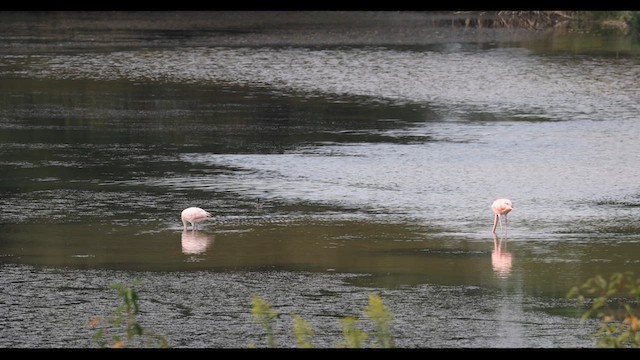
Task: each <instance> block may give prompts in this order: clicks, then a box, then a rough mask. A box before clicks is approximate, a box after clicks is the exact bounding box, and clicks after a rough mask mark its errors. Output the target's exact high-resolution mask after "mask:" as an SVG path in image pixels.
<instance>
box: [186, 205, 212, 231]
mask: <svg viewBox="0 0 640 360" xmlns="http://www.w3.org/2000/svg"><path fill="white" fill-rule="evenodd" d="M180 217H181V218H182V225H183V226H184V227H183V231H185V230H187V222H189V223H191V230H198V225H197V224H198V223H199V222H200V221H203V220H206V219H210V218H211V217H212V215H211V214H210V213H208V212H206V211H204V210H202V209H201V208H199V207H195V206H193V207H189V208H186V209H184V210H182V214H181V215H180Z"/></svg>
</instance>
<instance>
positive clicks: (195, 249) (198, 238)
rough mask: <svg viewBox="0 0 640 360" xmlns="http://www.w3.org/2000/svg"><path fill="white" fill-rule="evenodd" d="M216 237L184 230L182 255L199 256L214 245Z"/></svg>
mask: <svg viewBox="0 0 640 360" xmlns="http://www.w3.org/2000/svg"><path fill="white" fill-rule="evenodd" d="M213 240H214V236H213V235H212V236H209V235H207V234H205V233H203V232H201V231H196V230H183V231H182V236H181V244H182V253H183V254H185V255H199V254H202V253H204V252H206V251H207V249H208V248H209V246H211V245H212V244H213Z"/></svg>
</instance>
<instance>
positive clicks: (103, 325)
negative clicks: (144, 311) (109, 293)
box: [88, 283, 169, 348]
mask: <svg viewBox="0 0 640 360" xmlns="http://www.w3.org/2000/svg"><path fill="white" fill-rule="evenodd" d="M134 284H135V283H134ZM111 288H113V289H115V290H117V291H118V297H120V298H121V299H122V300H123V302H124V304H122V305H120V306H119V307H118V308H116V309H115V310H114V311H113V312H112V313H111V315H109V316H108V317H107V318H106V322H105V321H104V320H103V319H102V317H100V316H97V317H95V318H93V319H91V320H90V321H89V324H88V326H89V328H91V329H93V328H97V330H96V332H95V334H94V335H93V337H92V339H93V340H94V341H95V342H96V343H97V344H98V346H100V347H101V348H104V347H107V346H108V347H111V348H124V347H127V346H128V345H130V344H131V341H132V340H133V339H134V337H135V336H136V335H137V336H139V337H141V338H142V339H143V340H146V345H147V346H148V347H160V348H167V347H169V343H168V341H167V339H166V338H165V337H164V336H161V335H158V334H156V333H155V332H153V331H151V330H149V329H146V328H143V327H142V325H140V323H139V322H138V314H139V313H140V307H139V305H138V293H137V292H136V291H135V290H134V289H132V288H131V287H126V286H124V285H123V284H121V283H116V284H113V285H112V286H111ZM122 332H123V333H124V334H123V333H122Z"/></svg>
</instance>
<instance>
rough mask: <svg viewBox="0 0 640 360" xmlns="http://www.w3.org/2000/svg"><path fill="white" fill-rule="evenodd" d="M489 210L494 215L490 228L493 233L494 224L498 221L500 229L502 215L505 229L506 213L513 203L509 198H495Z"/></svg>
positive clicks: (511, 208)
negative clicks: (491, 227)
mask: <svg viewBox="0 0 640 360" xmlns="http://www.w3.org/2000/svg"><path fill="white" fill-rule="evenodd" d="M491 210H493V213H494V214H495V216H494V217H493V229H492V230H491V231H492V232H493V233H494V234H495V233H496V226H497V225H498V222H499V223H500V229H502V215H504V217H505V229H506V226H507V225H506V224H507V214H508V213H509V212H510V211H511V210H513V203H512V202H511V200H509V199H497V200H495V201H494V202H493V204H491Z"/></svg>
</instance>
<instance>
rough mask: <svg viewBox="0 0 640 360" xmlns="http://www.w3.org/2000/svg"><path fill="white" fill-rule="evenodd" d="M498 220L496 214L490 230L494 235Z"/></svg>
mask: <svg viewBox="0 0 640 360" xmlns="http://www.w3.org/2000/svg"><path fill="white" fill-rule="evenodd" d="M499 218H500V216H499V215H498V214H496V216H494V217H493V229H491V231H492V232H493V233H494V234H495V233H496V226H497V225H498V219H499Z"/></svg>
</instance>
